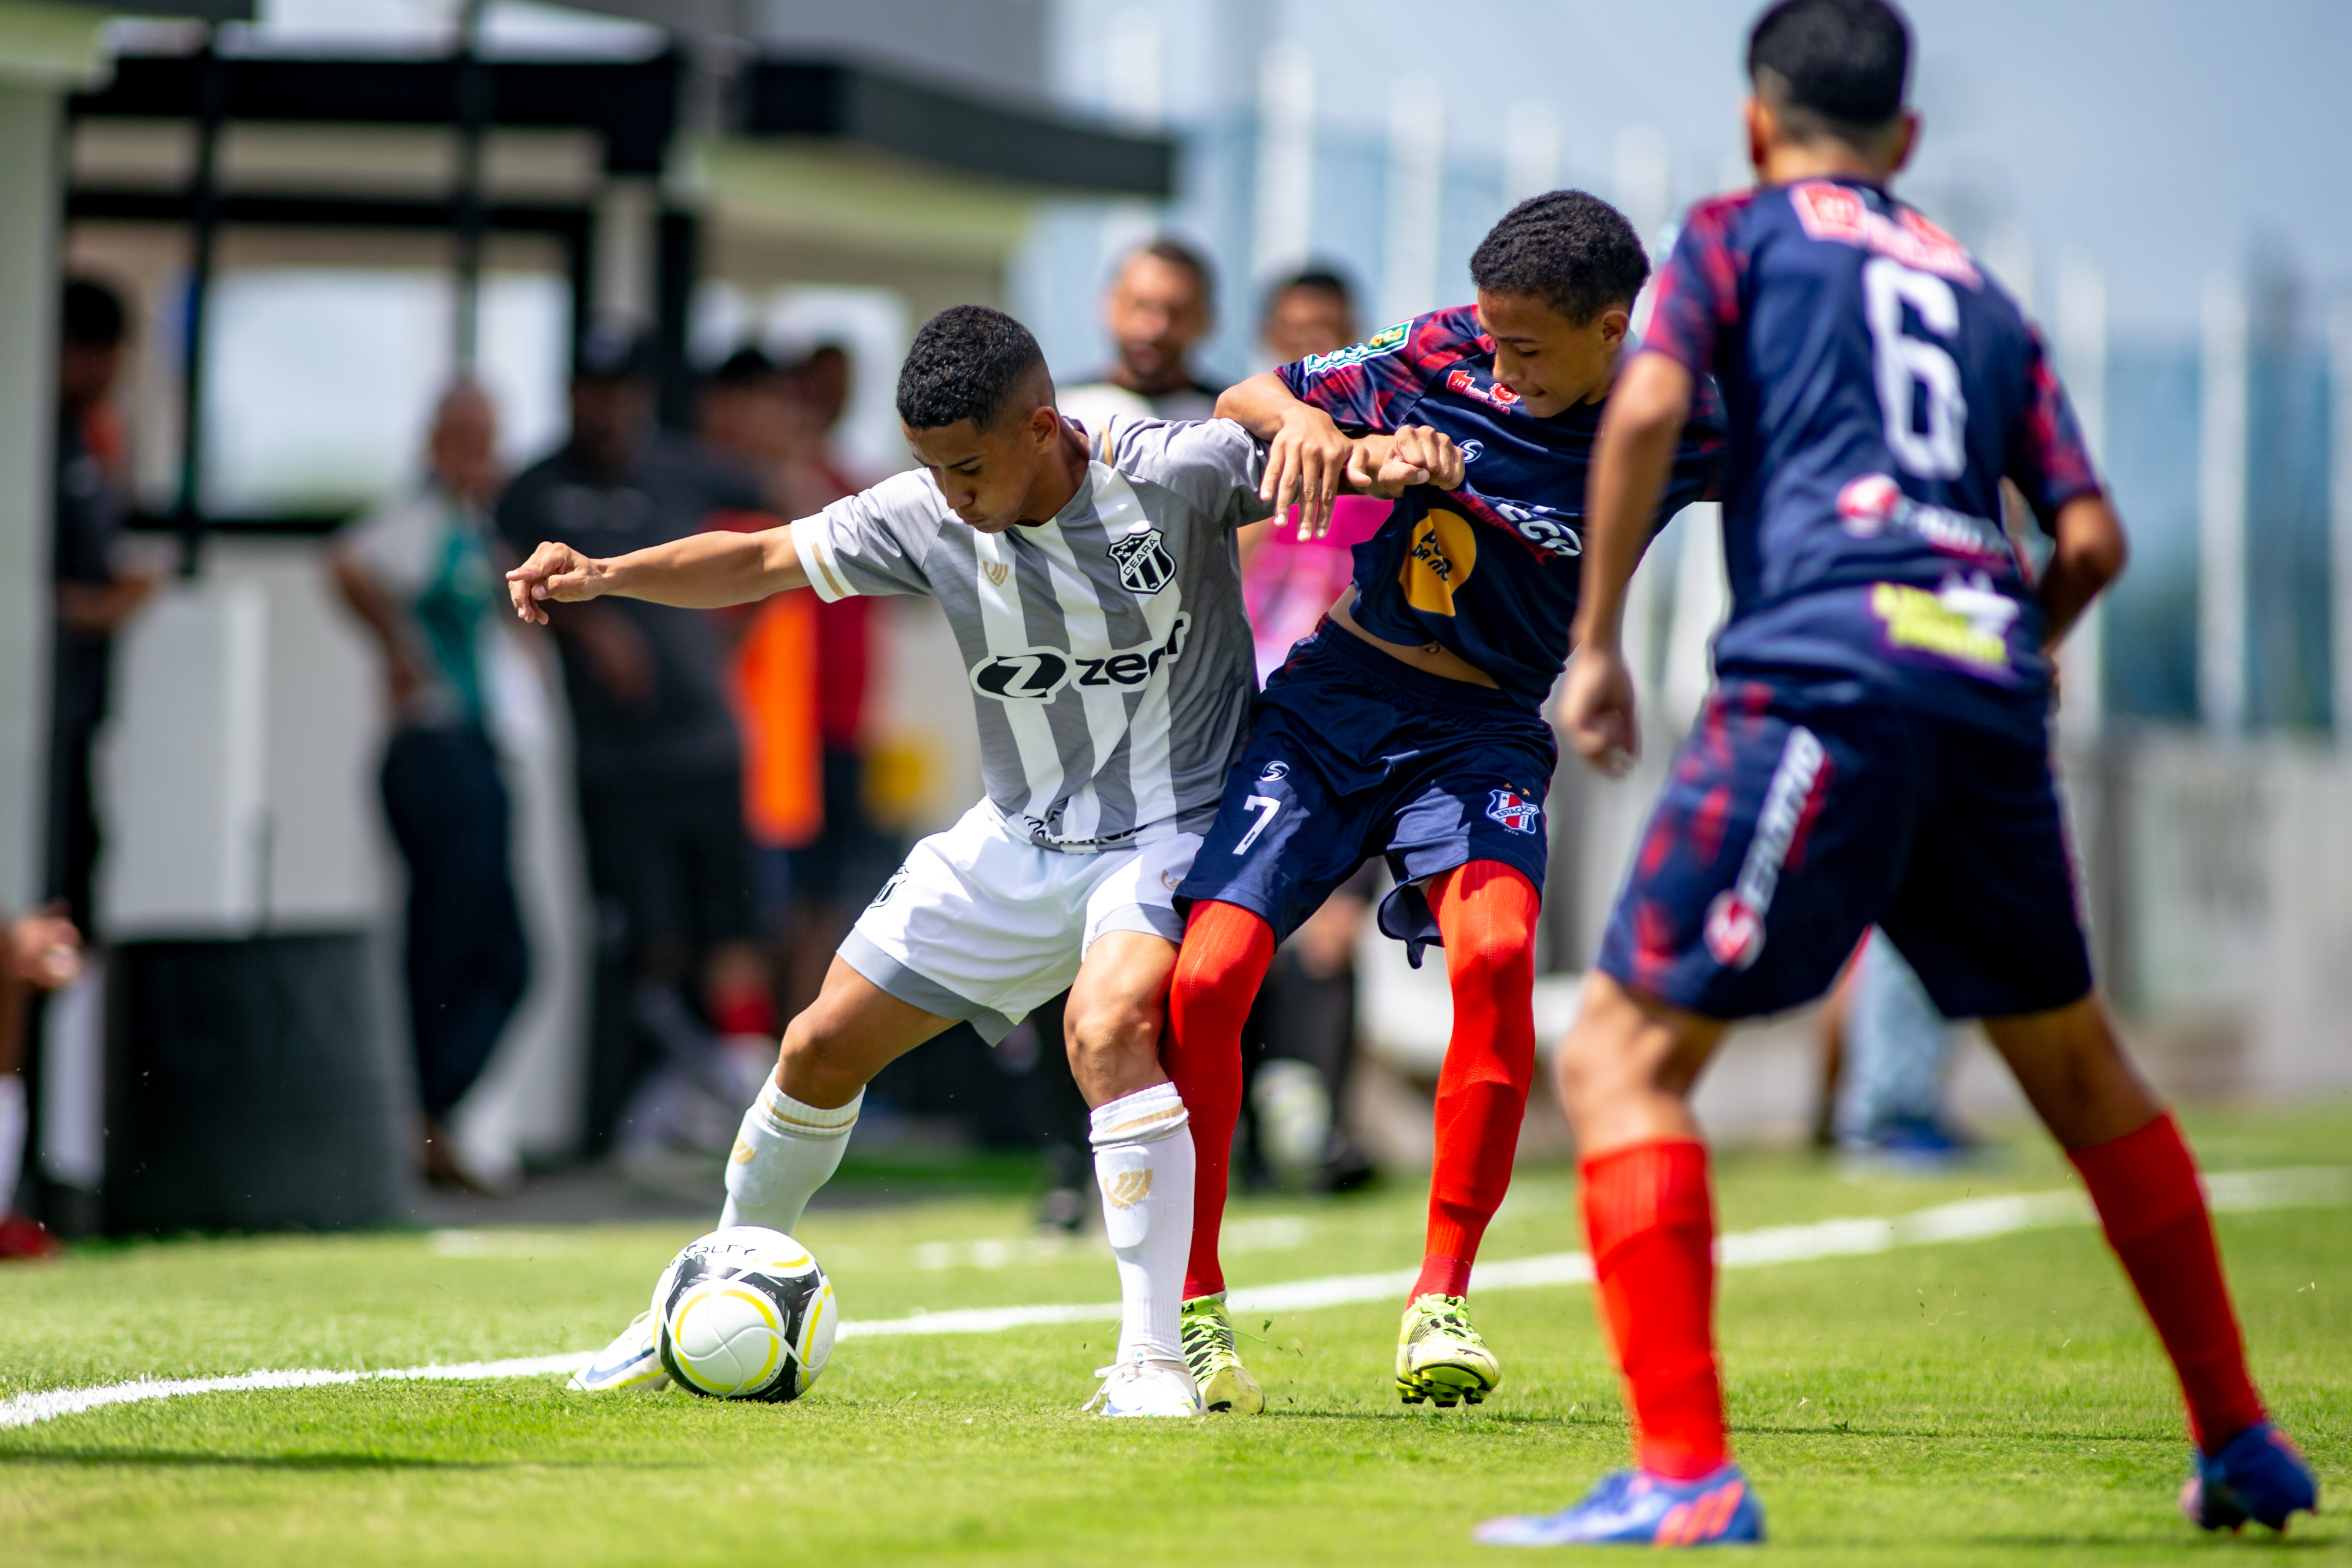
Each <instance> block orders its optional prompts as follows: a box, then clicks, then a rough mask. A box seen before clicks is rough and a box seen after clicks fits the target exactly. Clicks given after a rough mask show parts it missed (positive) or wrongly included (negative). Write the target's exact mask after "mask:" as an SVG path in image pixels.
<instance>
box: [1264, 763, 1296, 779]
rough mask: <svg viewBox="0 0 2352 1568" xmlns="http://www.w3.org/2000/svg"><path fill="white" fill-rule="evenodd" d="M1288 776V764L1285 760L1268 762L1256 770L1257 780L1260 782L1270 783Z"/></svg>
mask: <svg viewBox="0 0 2352 1568" xmlns="http://www.w3.org/2000/svg"><path fill="white" fill-rule="evenodd" d="M1289 777H1290V764H1289V763H1287V762H1269V763H1267V764H1266V765H1265V767H1263V768H1259V769H1258V770H1257V781H1258V782H1259V783H1261V784H1272V783H1274V782H1275V781H1276V780H1277V779H1287V778H1289Z"/></svg>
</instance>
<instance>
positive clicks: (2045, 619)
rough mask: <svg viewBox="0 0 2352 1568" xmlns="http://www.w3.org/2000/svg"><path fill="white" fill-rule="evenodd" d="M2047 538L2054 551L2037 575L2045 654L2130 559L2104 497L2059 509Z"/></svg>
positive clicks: (2119, 525)
mask: <svg viewBox="0 0 2352 1568" xmlns="http://www.w3.org/2000/svg"><path fill="white" fill-rule="evenodd" d="M2052 532H2053V534H2054V535H2055V536H2056V538H2057V546H2056V548H2055V549H2053V550H2052V551H2051V552H2050V564H2049V565H2048V566H2046V567H2044V568H2043V569H2042V624H2043V632H2042V646H2043V648H2044V649H2054V648H2056V647H2057V646H2058V644H2059V643H2060V642H2061V641H2062V640H2063V638H2064V637H2065V635H2066V633H2067V632H2070V631H2072V630H2073V629H2074V622H2077V621H2079V620H2081V619H2082V618H2083V612H2084V610H2086V609H2088V608H2090V603H2091V601H2092V600H2094V599H2095V598H2097V597H2098V596H2099V593H2100V591H2102V590H2104V589H2105V587H2106V586H2107V584H2109V583H2111V582H2113V581H2114V580H2116V578H2117V577H2119V576H2121V575H2122V574H2123V570H2124V562H2125V561H2126V560H2127V559H2130V556H2131V547H2130V546H2129V545H2128V544H2127V543H2126V542H2125V539H2124V526H2123V524H2122V522H2121V521H2120V520H2118V519H2117V517H2116V513H2115V508H2114V507H2110V506H2108V505H2107V500H2106V497H2104V496H2078V497H2075V498H2074V500H2071V501H2069V502H2067V503H2066V504H2065V505H2064V506H2063V507H2059V508H2058V517H2057V522H2056V526H2055V527H2054V528H2053V529H2052Z"/></svg>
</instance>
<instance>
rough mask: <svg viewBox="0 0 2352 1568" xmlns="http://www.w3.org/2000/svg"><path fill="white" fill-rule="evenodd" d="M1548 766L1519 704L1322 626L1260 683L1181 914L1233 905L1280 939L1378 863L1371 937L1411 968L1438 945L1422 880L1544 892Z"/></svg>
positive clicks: (1535, 724)
mask: <svg viewBox="0 0 2352 1568" xmlns="http://www.w3.org/2000/svg"><path fill="white" fill-rule="evenodd" d="M1558 760H1559V747H1558V745H1557V744H1556V743H1555V742H1554V741H1553V739H1552V733H1551V726H1550V725H1549V724H1547V723H1546V722H1544V718H1543V716H1542V715H1541V714H1539V713H1537V712H1535V711H1534V710H1532V709H1530V708H1528V706H1526V705H1525V704H1523V703H1521V702H1519V701H1517V699H1516V698H1512V697H1507V696H1505V695H1503V694H1502V693H1500V692H1497V691H1491V690H1489V689H1487V688H1486V687H1484V686H1474V685H1467V684H1465V683H1464V682H1461V681H1452V680H1447V679H1445V678H1444V677H1443V676H1440V675H1432V674H1424V673H1423V672H1422V671H1420V670H1416V669H1414V668H1412V666H1411V665H1409V664H1402V663H1400V662H1399V661H1397V660H1395V659H1393V658H1391V657H1390V656H1389V655H1388V654H1386V653H1381V651H1380V650H1379V649H1377V648H1375V647H1372V646H1371V645H1370V643H1365V642H1364V641H1363V640H1362V639H1360V638H1359V637H1357V636H1355V635H1354V634H1353V633H1352V632H1346V631H1343V630H1341V629H1340V628H1339V627H1337V626H1334V625H1332V624H1331V623H1330V622H1328V621H1326V622H1323V623H1322V624H1321V625H1320V626H1318V627H1317V628H1316V629H1315V631H1314V632H1313V633H1312V634H1311V635H1308V636H1307V637H1303V638H1301V639H1299V642H1298V644H1297V647H1295V648H1293V649H1292V650H1291V653H1290V658H1289V660H1288V662H1287V663H1286V664H1284V665H1283V666H1282V668H1280V669H1278V670H1276V672H1275V673H1274V676H1273V678H1272V679H1270V680H1269V681H1267V682H1266V685H1265V695H1263V696H1261V697H1260V698H1259V699H1258V706H1257V712H1256V716H1255V727H1254V728H1253V729H1252V730H1251V732H1250V739H1249V747H1248V749H1247V750H1246V751H1244V753H1243V754H1242V759H1241V761H1239V762H1238V763H1236V764H1234V770H1233V772H1232V773H1230V774H1228V775H1227V776H1226V779H1225V794H1224V799H1223V800H1222V801H1221V802H1219V804H1218V808H1217V821H1216V824H1215V825H1214V826H1213V827H1212V828H1211V829H1210V830H1209V832H1208V837H1207V838H1206V839H1205V840H1204V841H1202V845H1201V850H1200V852H1199V853H1198V854H1197V855H1195V856H1194V857H1193V860H1192V874H1191V875H1189V876H1187V877H1186V878H1185V879H1184V883H1183V885H1182V886H1181V887H1179V888H1178V889H1177V890H1176V904H1177V907H1178V908H1180V909H1182V908H1188V907H1190V905H1191V904H1194V903H1197V902H1200V901H1202V900H1203V899H1216V900H1219V901H1221V902H1223V903H1225V904H1239V905H1240V906H1241V907H1242V908H1244V909H1247V910H1250V911H1252V912H1253V913H1255V914H1256V915H1262V916H1263V917H1264V918H1265V921H1266V923H1267V924H1268V925H1272V926H1273V927H1274V932H1275V936H1276V938H1277V939H1280V938H1282V937H1285V936H1289V935H1290V934H1291V933H1292V932H1293V931H1295V930H1297V928H1298V926H1299V925H1300V924H1301V923H1303V922H1304V921H1305V920H1306V919H1307V916H1308V915H1312V914H1314V913H1315V911H1316V910H1317V909H1318V908H1320V907H1321V906H1322V904H1323V901H1324V900H1325V899H1326V898H1328V897H1329V896H1330V894H1331V891H1332V889H1334V888H1336V887H1338V886H1339V884H1340V883H1343V882H1345V881H1347V880H1348V878H1349V876H1350V875H1352V874H1353V873H1354V872H1355V870H1356V868H1357V867H1358V866H1360V865H1361V864H1363V862H1365V861H1366V860H1368V859H1370V857H1371V856H1373V855H1384V856H1386V857H1387V859H1388V863H1389V870H1390V872H1391V873H1393V874H1394V876H1395V877H1396V880H1397V883H1398V885H1397V888H1396V891H1395V892H1393V893H1391V894H1389V896H1388V897H1387V899H1385V900H1384V901H1383V902H1382V903H1381V914H1380V921H1381V930H1382V931H1384V932H1386V933H1387V934H1388V935H1389V936H1393V937H1395V938H1397V939H1398V940H1399V941H1401V942H1407V943H1411V944H1412V946H1413V956H1414V959H1415V961H1416V962H1418V960H1419V956H1420V948H1421V945H1422V944H1423V943H1433V942H1435V941H1437V939H1438V938H1437V922H1436V920H1435V919H1434V918H1433V916H1432V915H1430V912H1429V904H1428V901H1427V900H1426V899H1425V898H1423V895H1422V892H1421V889H1420V888H1419V887H1417V886H1415V885H1413V884H1414V883H1418V882H1419V881H1420V880H1421V879H1423V878H1424V877H1430V876H1434V875H1436V874H1437V873H1440V872H1446V871H1451V870H1453V869H1454V867H1455V866H1459V865H1466V864H1468V863H1469V862H1472V861H1480V860H1492V861H1501V862H1503V863H1504V864H1506V865H1508V866H1511V867H1513V868H1515V869H1516V870H1517V871H1518V872H1519V873H1521V874H1523V875H1524V876H1526V878H1527V879H1528V881H1529V882H1530V883H1534V884H1535V887H1536V891H1537V892H1538V893H1541V892H1542V891H1543V879H1544V859H1545V834H1544V813H1543V802H1544V797H1545V795H1546V794H1547V792H1548V791H1549V789H1550V787H1551V772H1552V767H1553V764H1554V763H1555V762H1557V761H1558Z"/></svg>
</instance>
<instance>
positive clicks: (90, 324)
mask: <svg viewBox="0 0 2352 1568" xmlns="http://www.w3.org/2000/svg"><path fill="white" fill-rule="evenodd" d="M60 316H61V320H62V328H63V336H64V338H65V340H66V341H67V342H68V343H72V344H75V345H77V346H79V347H81V348H85V349H110V348H113V347H114V346H115V345H116V344H117V343H120V342H121V341H122V340H123V338H124V336H125V335H126V334H127V333H128V331H129V317H128V316H127V315H126V314H125V313H124V311H123V308H122V296H121V295H119V294H117V293H115V291H114V290H113V289H111V288H109V287H107V286H106V285H105V284H103V283H100V282H98V281H97V280H95V279H94V278H88V277H76V278H73V279H70V280H69V281H68V283H67V284H66V287H65V300H64V308H63V310H62V311H61V312H60Z"/></svg>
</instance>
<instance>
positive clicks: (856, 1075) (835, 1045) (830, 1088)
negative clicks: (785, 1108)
mask: <svg viewBox="0 0 2352 1568" xmlns="http://www.w3.org/2000/svg"><path fill="white" fill-rule="evenodd" d="M776 1084H777V1086H778V1087H779V1088H781V1089H782V1090H783V1092H785V1093H787V1094H789V1095H791V1096H792V1097H793V1099H795V1100H801V1101H805V1102H806V1103H809V1104H812V1105H817V1106H822V1107H825V1108H827V1109H830V1108H832V1107H834V1106H835V1105H844V1104H847V1103H849V1100H850V1099H851V1097H852V1096H854V1095H855V1094H856V1092H857V1091H858V1090H860V1089H862V1088H864V1087H865V1086H866V1080H865V1076H864V1074H863V1073H862V1072H861V1071H860V1070H859V1062H858V1061H856V1053H855V1052H854V1051H852V1050H851V1048H850V1043H849V1040H848V1038H847V1036H846V1035H845V1033H844V1032H843V1031H842V1030H838V1029H835V1028H830V1027H828V1026H827V1022H826V1020H825V1019H824V1017H823V1015H822V1014H821V1013H820V1012H819V1009H816V1008H814V1007H812V1008H809V1009H805V1010H803V1012H802V1013H801V1014H800V1016H799V1017H797V1018H795V1019H793V1021H792V1025H791V1027H790V1028H788V1029H786V1030H784V1039H783V1043H782V1045H781V1046H780V1047H778V1048H777V1051H776Z"/></svg>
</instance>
